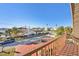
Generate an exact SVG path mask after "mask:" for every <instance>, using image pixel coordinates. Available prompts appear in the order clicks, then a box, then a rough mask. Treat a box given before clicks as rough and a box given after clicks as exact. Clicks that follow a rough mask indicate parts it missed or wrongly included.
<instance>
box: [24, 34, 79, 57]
mask: <svg viewBox="0 0 79 59" xmlns="http://www.w3.org/2000/svg"><path fill="white" fill-rule="evenodd" d="M66 41H67V35H66V34H64V35H61V36H59V37H57V38H55V39H52V40H50V41H48V42H46V43H43V44H40V45H39V46H37V47H35V48H34V49H29V50H28V51H27V52H26V53H25V54H24V55H23V56H75V55H76V56H77V55H79V46H78V44H76V43H68V42H66Z"/></svg>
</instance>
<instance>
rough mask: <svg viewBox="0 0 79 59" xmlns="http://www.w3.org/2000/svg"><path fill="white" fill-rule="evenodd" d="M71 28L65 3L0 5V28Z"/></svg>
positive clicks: (68, 8) (67, 6)
mask: <svg viewBox="0 0 79 59" xmlns="http://www.w3.org/2000/svg"><path fill="white" fill-rule="evenodd" d="M46 24H48V26H49V27H54V26H55V25H56V24H57V26H71V25H72V20H71V14H70V5H69V4H66V3H16V4H15V3H9V4H8V3H7V4H5V3H4V4H1V3H0V28H3V27H5V28H7V27H20V26H31V27H45V26H46Z"/></svg>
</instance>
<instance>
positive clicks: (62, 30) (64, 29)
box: [54, 26, 72, 36]
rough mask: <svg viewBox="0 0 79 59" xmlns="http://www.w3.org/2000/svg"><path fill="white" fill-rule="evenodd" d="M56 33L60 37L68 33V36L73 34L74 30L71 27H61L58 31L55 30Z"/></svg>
mask: <svg viewBox="0 0 79 59" xmlns="http://www.w3.org/2000/svg"><path fill="white" fill-rule="evenodd" d="M54 31H55V33H56V34H57V36H58V35H62V34H63V33H64V32H66V33H67V34H69V35H70V34H71V33H72V28H71V27H68V26H67V27H64V26H60V27H58V28H57V29H56V30H54Z"/></svg>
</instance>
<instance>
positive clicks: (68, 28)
mask: <svg viewBox="0 0 79 59" xmlns="http://www.w3.org/2000/svg"><path fill="white" fill-rule="evenodd" d="M65 31H66V33H67V34H71V33H72V28H71V27H68V26H67V27H65Z"/></svg>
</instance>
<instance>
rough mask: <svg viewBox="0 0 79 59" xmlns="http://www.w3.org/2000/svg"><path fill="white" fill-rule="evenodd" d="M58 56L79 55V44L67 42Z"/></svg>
mask: <svg viewBox="0 0 79 59" xmlns="http://www.w3.org/2000/svg"><path fill="white" fill-rule="evenodd" d="M59 55H60V56H79V45H77V44H74V43H70V44H69V43H67V44H66V45H65V46H64V48H63V49H62V50H61V51H60V54H59Z"/></svg>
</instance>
